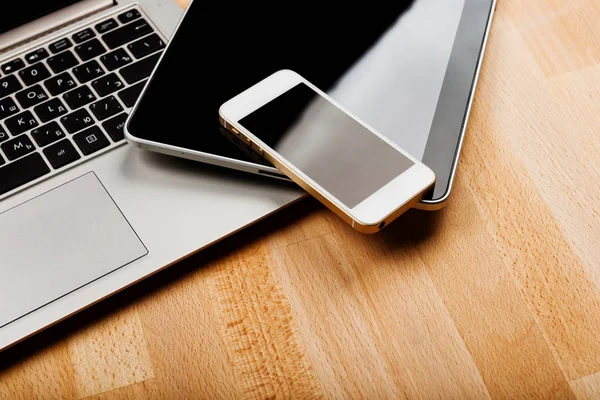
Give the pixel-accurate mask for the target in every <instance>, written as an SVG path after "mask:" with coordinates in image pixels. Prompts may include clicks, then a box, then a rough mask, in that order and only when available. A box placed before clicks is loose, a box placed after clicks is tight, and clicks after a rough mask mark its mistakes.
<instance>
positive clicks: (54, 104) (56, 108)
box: [33, 99, 67, 123]
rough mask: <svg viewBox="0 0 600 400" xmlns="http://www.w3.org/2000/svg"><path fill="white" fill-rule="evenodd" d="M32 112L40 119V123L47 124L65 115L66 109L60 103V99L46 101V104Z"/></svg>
mask: <svg viewBox="0 0 600 400" xmlns="http://www.w3.org/2000/svg"><path fill="white" fill-rule="evenodd" d="M33 110H34V111H35V113H36V114H37V116H38V117H39V118H40V121H42V123H44V122H48V121H50V120H53V119H54V118H58V117H60V116H61V115H65V114H66V113H67V107H66V106H65V105H64V104H63V102H62V101H60V99H52V100H48V101H47V102H45V103H42V104H40V105H39V106H36V107H35V108H34V109H33Z"/></svg>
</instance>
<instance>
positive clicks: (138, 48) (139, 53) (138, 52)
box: [127, 33, 165, 58]
mask: <svg viewBox="0 0 600 400" xmlns="http://www.w3.org/2000/svg"><path fill="white" fill-rule="evenodd" d="M164 47H165V44H164V43H163V41H162V39H161V38H160V37H158V35H157V34H156V33H153V34H152V35H150V36H146V37H145V38H142V39H140V40H138V41H137V42H133V43H131V44H129V45H127V48H128V49H129V51H130V52H131V54H133V56H134V57H135V58H142V57H145V56H147V55H148V54H151V53H154V52H155V51H158V50H160V49H163V48H164Z"/></svg>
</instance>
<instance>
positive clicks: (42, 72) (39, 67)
mask: <svg viewBox="0 0 600 400" xmlns="http://www.w3.org/2000/svg"><path fill="white" fill-rule="evenodd" d="M19 76H20V77H21V79H22V80H23V82H24V83H25V85H27V86H31V85H34V84H36V83H38V82H39V81H43V80H44V79H46V78H49V77H50V71H48V68H46V66H45V65H44V64H42V63H37V64H35V65H32V66H31V67H29V68H25V69H22V70H20V71H19Z"/></svg>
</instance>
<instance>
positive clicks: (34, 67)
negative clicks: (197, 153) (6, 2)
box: [0, 9, 165, 198]
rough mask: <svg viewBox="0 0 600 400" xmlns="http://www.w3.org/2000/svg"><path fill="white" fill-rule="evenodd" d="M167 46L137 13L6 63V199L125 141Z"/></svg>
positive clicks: (2, 169) (0, 113)
mask: <svg viewBox="0 0 600 400" xmlns="http://www.w3.org/2000/svg"><path fill="white" fill-rule="evenodd" d="M164 47H165V43H164V41H163V39H162V38H161V37H160V36H158V34H157V33H156V32H155V29H154V28H152V26H151V25H150V24H149V23H148V22H147V20H146V19H145V18H144V17H143V16H142V14H141V13H140V12H139V11H138V10H137V9H131V10H128V11H125V12H122V13H118V14H117V15H115V16H113V17H109V18H106V19H104V20H102V21H100V22H95V23H92V24H91V25H90V26H89V27H87V28H84V29H80V30H78V31H77V32H75V33H73V34H69V35H66V36H65V37H62V38H56V39H54V40H52V42H51V43H48V44H47V45H45V46H42V47H40V48H37V49H34V50H31V51H28V52H27V53H26V54H24V55H23V56H21V57H18V58H15V59H12V60H8V61H5V62H2V63H1V65H0V198H1V197H2V195H4V194H6V193H8V192H11V191H13V190H16V189H18V188H20V187H22V186H24V185H27V184H29V183H31V182H33V181H35V180H41V179H42V178H47V177H50V176H53V175H55V174H57V173H60V172H61V170H64V169H66V168H67V167H69V166H73V165H75V164H77V163H81V162H83V161H85V160H86V159H88V158H90V157H91V156H93V155H96V154H99V153H100V152H101V151H108V150H109V149H111V148H115V147H117V146H119V145H120V144H122V143H123V141H124V134H123V127H124V125H125V120H126V118H127V113H128V111H129V110H130V108H131V107H133V105H134V104H135V102H136V100H137V98H138V97H139V96H140V93H141V91H142V89H143V87H144V84H145V83H146V79H147V78H148V76H149V75H150V73H151V72H152V70H153V68H154V66H155V65H156V63H157V62H158V58H159V57H160V53H161V52H162V49H163V48H164Z"/></svg>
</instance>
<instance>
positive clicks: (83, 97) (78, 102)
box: [63, 86, 96, 110]
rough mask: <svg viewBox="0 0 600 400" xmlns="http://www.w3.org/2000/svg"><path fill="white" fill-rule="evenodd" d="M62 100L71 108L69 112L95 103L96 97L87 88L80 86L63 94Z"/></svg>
mask: <svg viewBox="0 0 600 400" xmlns="http://www.w3.org/2000/svg"><path fill="white" fill-rule="evenodd" d="M63 99H64V100H65V101H66V102H67V104H68V105H69V107H71V110H75V109H78V108H79V107H83V106H85V105H86V104H89V103H91V102H92V101H95V100H96V95H95V94H94V93H92V91H91V90H90V88H89V87H87V86H81V87H78V88H77V89H73V90H71V91H70V92H67V93H65V94H64V95H63Z"/></svg>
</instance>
